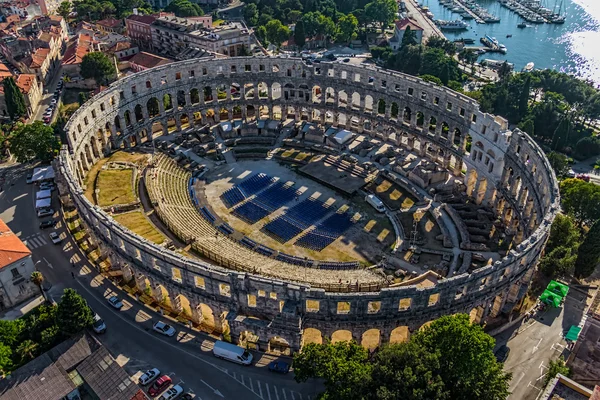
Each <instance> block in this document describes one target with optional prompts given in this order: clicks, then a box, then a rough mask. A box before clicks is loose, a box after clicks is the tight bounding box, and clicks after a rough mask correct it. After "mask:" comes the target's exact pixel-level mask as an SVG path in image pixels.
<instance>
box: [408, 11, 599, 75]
mask: <svg viewBox="0 0 600 400" xmlns="http://www.w3.org/2000/svg"><path fill="white" fill-rule="evenodd" d="M477 3H478V4H479V5H481V6H482V7H484V8H486V9H487V10H488V11H489V12H490V13H491V14H493V15H495V16H497V17H499V18H500V22H499V23H486V24H478V23H476V22H475V21H474V20H465V22H466V23H468V24H469V28H468V29H467V30H461V31H444V35H445V36H446V37H447V38H448V39H449V40H456V39H460V38H470V39H474V40H475V43H474V44H473V45H467V46H482V45H481V43H480V39H481V38H482V37H484V36H485V35H489V36H491V37H495V38H496V39H497V40H498V42H499V43H501V44H504V45H505V46H506V47H507V49H508V52H507V54H501V53H486V54H483V55H482V56H481V57H480V58H479V59H480V60H482V59H494V60H507V61H508V62H511V63H513V64H514V65H515V70H516V71H520V70H521V69H522V68H523V67H525V65H527V63H529V62H533V63H535V68H536V69H538V68H539V69H542V68H553V69H556V70H559V71H562V72H567V73H570V74H574V75H577V76H579V77H581V78H585V79H591V80H593V81H594V82H595V83H596V84H597V85H598V84H600V0H562V7H561V0H543V1H542V5H543V6H545V7H546V8H549V9H551V10H553V11H555V12H558V11H559V9H560V11H561V12H560V13H561V14H562V15H564V16H565V17H566V21H565V23H564V24H534V23H529V22H526V21H525V20H524V19H523V18H521V17H520V16H519V15H517V14H516V13H515V12H513V11H511V10H509V9H508V8H505V7H503V6H502V5H500V3H499V2H498V1H497V0H478V1H477ZM420 4H423V5H425V6H428V7H429V10H430V11H431V12H432V13H433V15H434V19H441V20H461V19H462V18H461V16H460V15H459V14H456V13H454V12H452V11H450V10H449V9H448V8H446V7H444V6H442V5H441V4H440V3H439V1H438V0H420ZM521 23H527V27H526V28H518V27H517V25H518V24H521ZM507 35H512V37H507Z"/></svg>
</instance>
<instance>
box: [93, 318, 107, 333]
mask: <svg viewBox="0 0 600 400" xmlns="http://www.w3.org/2000/svg"><path fill="white" fill-rule="evenodd" d="M92 329H93V330H94V332H96V333H104V332H106V324H105V323H104V321H103V320H102V318H100V316H99V315H98V314H94V322H93V323H92Z"/></svg>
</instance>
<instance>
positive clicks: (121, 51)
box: [105, 42, 140, 61]
mask: <svg viewBox="0 0 600 400" xmlns="http://www.w3.org/2000/svg"><path fill="white" fill-rule="evenodd" d="M139 52H140V49H139V48H138V47H137V46H135V45H133V44H131V42H117V43H115V44H114V45H113V46H112V47H110V48H108V49H107V50H105V53H107V54H112V55H113V56H115V58H116V59H117V60H119V61H120V60H124V59H126V58H129V57H132V56H134V55H136V54H137V53H139Z"/></svg>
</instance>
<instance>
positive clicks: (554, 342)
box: [496, 289, 588, 400]
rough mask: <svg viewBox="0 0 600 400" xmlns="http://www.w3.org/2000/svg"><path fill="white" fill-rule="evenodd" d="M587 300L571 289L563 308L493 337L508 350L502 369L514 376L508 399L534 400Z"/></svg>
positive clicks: (546, 312)
mask: <svg viewBox="0 0 600 400" xmlns="http://www.w3.org/2000/svg"><path fill="white" fill-rule="evenodd" d="M586 300H588V297H587V295H586V294H584V293H582V292H580V291H577V290H574V289H571V290H570V291H569V294H568V295H567V299H566V300H565V303H564V305H563V307H561V308H552V309H549V310H547V311H545V312H542V313H540V314H539V315H538V316H537V317H536V318H532V319H530V320H529V321H528V322H527V323H525V324H523V325H522V326H520V327H519V328H518V329H517V328H515V329H510V330H508V331H505V332H503V333H502V334H500V335H498V336H496V344H497V346H500V345H502V344H507V345H508V347H509V348H510V349H511V351H510V355H509V357H508V359H507V361H506V363H505V364H504V367H505V369H506V370H507V371H508V372H511V373H512V374H513V379H512V381H511V383H510V391H511V395H510V396H509V397H508V399H509V400H528V399H532V400H533V399H536V398H537V396H538V395H539V393H540V391H541V390H542V389H543V387H542V386H543V383H544V377H545V375H546V372H547V371H548V364H549V362H550V360H553V359H556V358H558V357H559V356H560V355H561V354H562V353H563V352H564V351H565V345H566V342H565V340H564V338H563V336H564V335H566V333H567V332H568V330H569V328H570V327H571V325H578V324H579V322H580V321H581V318H582V317H583V315H584V313H585V309H586Z"/></svg>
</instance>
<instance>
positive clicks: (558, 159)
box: [546, 151, 569, 177]
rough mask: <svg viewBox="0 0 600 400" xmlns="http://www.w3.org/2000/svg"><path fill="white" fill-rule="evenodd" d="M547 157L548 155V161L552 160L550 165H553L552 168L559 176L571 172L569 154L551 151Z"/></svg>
mask: <svg viewBox="0 0 600 400" xmlns="http://www.w3.org/2000/svg"><path fill="white" fill-rule="evenodd" d="M546 157H548V161H550V165H551V166H552V169H554V173H555V174H556V176H557V177H563V176H565V175H567V172H569V159H568V158H567V156H565V155H564V154H561V153H557V152H555V151H551V152H550V153H548V154H547V155H546Z"/></svg>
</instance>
